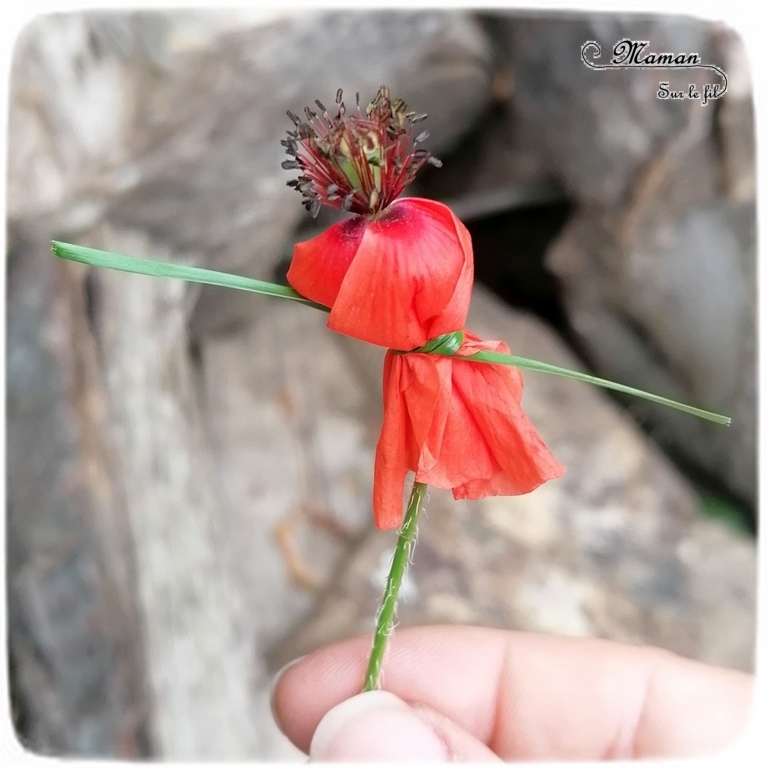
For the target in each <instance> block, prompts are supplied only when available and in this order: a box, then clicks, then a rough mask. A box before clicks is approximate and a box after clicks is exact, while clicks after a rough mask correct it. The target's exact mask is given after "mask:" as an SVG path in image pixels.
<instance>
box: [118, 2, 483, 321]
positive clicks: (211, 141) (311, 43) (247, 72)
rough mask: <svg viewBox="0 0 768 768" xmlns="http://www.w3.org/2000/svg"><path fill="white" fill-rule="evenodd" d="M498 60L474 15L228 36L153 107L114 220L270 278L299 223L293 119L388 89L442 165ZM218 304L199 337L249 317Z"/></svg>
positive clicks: (161, 91) (206, 312) (202, 302)
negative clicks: (417, 121) (419, 116)
mask: <svg viewBox="0 0 768 768" xmlns="http://www.w3.org/2000/svg"><path fill="white" fill-rule="evenodd" d="M489 57H490V54H489V50H488V47H487V43H486V42H485V38H484V37H483V35H482V33H481V32H480V30H479V28H478V27H477V26H476V25H475V24H474V23H473V22H471V21H470V20H469V19H468V18H467V17H466V15H464V14H455V13H443V12H437V13H435V12H417V13H410V12H408V13H403V12H385V11H381V12H375V13H347V12H341V13H327V14H320V15H318V14H305V15H302V16H301V17H297V18H294V19H291V20H289V21H283V22H280V23H277V24H274V25H270V26H266V27H261V28H258V29H249V30H244V31H240V32H233V33H231V34H229V35H226V36H223V37H221V38H220V39H219V40H218V41H216V42H215V43H214V44H213V45H212V46H211V47H209V48H207V49H205V50H201V51H199V52H198V53H197V54H196V55H193V56H190V57H189V60H188V61H185V62H184V66H183V67H179V68H178V70H177V71H176V73H175V76H174V77H170V78H167V79H166V80H164V81H163V82H161V83H160V84H159V86H158V88H157V89H156V90H155V91H154V92H153V93H152V95H151V98H149V99H148V100H147V104H146V106H145V109H144V111H143V113H142V120H143V128H144V130H143V131H142V133H141V136H142V139H143V145H144V148H145V149H144V152H143V153H142V154H141V155H140V157H139V158H138V159H137V160H136V162H135V163H134V165H133V167H132V173H134V174H135V177H136V179H137V183H136V185H135V186H133V187H132V188H131V189H130V190H129V191H127V192H126V193H125V194H124V195H122V196H120V197H119V198H118V199H116V200H115V201H114V202H113V204H112V205H111V208H110V211H109V213H108V214H107V215H108V217H109V219H110V220H111V221H113V222H115V223H116V224H118V225H119V226H128V227H141V228H143V229H145V230H146V231H149V232H151V233H152V234H153V235H154V236H155V237H158V238H160V239H162V240H164V241H165V242H167V243H168V244H169V245H170V246H171V247H173V248H174V250H176V251H177V252H183V253H186V254H189V255H190V256H191V257H192V258H194V259H195V260H196V261H200V262H201V263H204V264H206V265H208V266H211V267H213V268H215V269H223V270H225V271H233V272H240V273H247V274H262V275H263V274H264V273H265V270H266V269H270V268H271V267H272V266H273V265H274V263H275V261H276V259H277V257H278V256H279V255H281V254H282V251H283V249H285V248H286V246H287V245H288V244H289V241H290V240H291V238H292V231H293V229H294V228H295V227H296V225H297V224H298V223H299V221H300V220H301V219H302V216H303V213H302V208H301V206H300V205H297V202H298V199H297V198H298V196H297V195H296V193H295V192H294V191H292V190H290V189H288V188H287V187H286V186H285V183H286V181H287V180H288V179H289V178H291V176H290V174H288V173H286V172H285V171H284V170H282V169H281V168H280V163H281V161H282V160H283V159H284V154H283V148H282V147H281V146H280V139H281V138H284V136H285V133H286V132H287V130H288V129H289V128H291V127H292V126H291V123H290V121H289V120H288V118H287V117H286V114H285V113H286V110H288V109H290V110H292V111H294V112H297V113H299V112H301V111H302V110H303V108H304V107H305V106H307V105H313V104H314V102H315V99H318V98H319V99H320V100H321V101H324V102H325V103H327V104H329V105H331V104H332V103H333V100H334V98H335V94H336V91H337V89H338V88H342V89H343V90H344V92H345V93H346V98H347V102H348V103H354V98H355V92H356V91H359V92H360V95H361V100H363V101H364V102H365V101H366V100H368V99H370V98H371V97H372V96H373V95H374V94H375V92H376V90H377V89H378V87H379V86H380V85H381V84H382V83H386V84H388V85H389V86H390V88H391V90H392V92H393V93H394V94H399V95H402V97H403V98H404V99H405V100H406V101H407V102H408V103H409V104H410V105H412V106H415V105H418V109H419V111H425V112H428V113H429V115H430V119H429V121H428V127H429V130H430V133H431V140H430V147H431V148H433V149H434V150H435V152H436V153H438V154H439V153H440V152H441V151H443V150H447V149H449V148H450V147H451V146H453V145H454V144H455V143H456V141H457V140H458V139H459V138H460V137H461V136H462V135H463V134H464V133H465V132H466V131H467V130H468V129H469V128H470V127H471V125H472V124H473V123H474V122H475V121H476V119H477V116H478V115H479V114H480V113H481V112H482V111H483V109H484V108H485V107H486V105H487V104H488V102H489V99H490V62H489ZM351 72H354V77H351V76H350V73H351ZM448 90H449V91H450V94H451V98H446V97H445V93H446V91H448ZM219 295H220V294H218V293H215V292H212V291H209V290H208V289H205V288H204V289H203V290H202V291H201V293H200V297H199V300H198V308H197V310H196V311H195V313H194V315H193V317H192V324H193V328H194V330H195V332H196V333H205V332H209V331H221V330H226V329H227V328H229V327H231V326H232V325H233V324H236V323H237V322H240V321H242V320H244V319H247V318H248V317H249V314H250V313H251V312H252V311H253V302H252V301H251V300H250V297H247V296H246V297H240V296H235V297H229V298H226V299H225V300H224V301H223V302H222V301H221V300H220V299H219V298H218V297H219Z"/></svg>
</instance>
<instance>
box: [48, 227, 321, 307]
mask: <svg viewBox="0 0 768 768" xmlns="http://www.w3.org/2000/svg"><path fill="white" fill-rule="evenodd" d="M51 250H52V251H53V253H54V254H55V255H56V256H58V257H59V258H62V259H68V260H69V261H79V262H80V263H81V264H88V265H90V266H92V267H107V268H108V269H117V270H120V271H121V272H133V273H134V274H137V275H149V276H151V277H172V278H176V279H178V280H187V281H189V282H192V283H205V284H206V285H218V286H220V287H222V288H236V289H237V290H240V291H252V292H253V293H261V294H264V295H265V296H274V297H276V298H278V299H290V300H291V301H298V302H301V303H302V304H308V305H309V306H310V307H314V308H315V309H322V310H323V311H324V312H328V311H330V310H329V308H328V307H325V306H323V305H322V304H317V303H316V302H314V301H310V300H309V299H306V298H304V297H303V296H301V295H300V294H298V293H296V291H294V290H293V288H290V287H289V286H287V285H277V284H276V283H266V282H264V281H263V280H254V279H253V278H250V277H240V276H239V275H230V274H229V273H227V272H216V271H214V270H212V269H202V268H201V267H188V266H184V265H182V264H170V263H168V262H165V261H154V260H153V259H138V258H135V257H133V256H123V255H122V254H119V253H111V252H110V251H99V250H97V249H96V248H84V247H83V246H80V245H72V244H71V243H60V242H58V241H57V240H53V241H52V242H51Z"/></svg>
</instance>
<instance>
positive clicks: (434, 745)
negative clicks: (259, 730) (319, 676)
mask: <svg viewBox="0 0 768 768" xmlns="http://www.w3.org/2000/svg"><path fill="white" fill-rule="evenodd" d="M309 756H310V758H311V760H313V761H317V762H331V761H343V760H369V761H370V760H379V761H393V762H398V761H406V760H407V761H427V762H436V763H447V762H451V761H456V760H461V761H467V762H477V761H488V760H498V761H499V762H500V760H499V758H498V757H497V756H496V755H494V754H493V752H491V751H490V750H489V749H488V747H486V746H485V744H483V743H482V742H480V741H478V740H477V739H476V738H475V737H474V736H472V735H471V734H469V733H467V732H466V731H465V730H463V729H462V728H460V727H459V726H458V725H456V724H455V723H454V722H452V721H451V720H449V719H448V718H447V717H445V716H444V715H441V714H440V713H438V712H435V711H434V710H432V709H429V708H428V707H425V706H422V705H416V706H413V707H412V706H409V705H408V704H406V703H405V702H404V701H403V700H402V699H399V698H398V697H397V696H395V695H394V694H392V693H389V692H387V691H369V692H368V693H361V694H359V695H357V696H353V697H352V698H351V699H347V700H346V701H343V702H342V703H341V704H338V705H336V706H335V707H334V708H333V709H331V710H329V711H328V712H327V713H326V714H325V716H324V717H323V719H322V720H321V721H320V722H319V724H318V726H317V729H316V730H315V735H314V736H313V737H312V743H311V744H310V747H309Z"/></svg>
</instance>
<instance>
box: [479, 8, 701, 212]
mask: <svg viewBox="0 0 768 768" xmlns="http://www.w3.org/2000/svg"><path fill="white" fill-rule="evenodd" d="M491 24H492V28H493V30H494V37H495V39H496V41H497V44H498V46H499V47H500V50H501V56H502V61H503V65H502V66H503V67H504V71H505V72H507V73H508V76H509V77H510V79H511V81H512V87H511V95H510V100H509V106H510V110H511V120H512V122H513V123H514V124H515V130H516V132H517V133H518V135H519V136H520V138H521V139H522V140H523V141H524V142H525V143H524V145H523V146H524V147H526V148H527V150H528V152H529V153H530V154H533V156H534V157H537V158H540V164H541V165H542V166H543V168H544V170H545V171H547V172H550V173H553V174H554V175H555V177H556V178H557V180H558V181H560V182H561V183H562V185H563V186H564V188H565V189H566V191H567V192H568V194H569V197H571V198H572V199H575V200H578V201H582V202H584V203H589V204H594V203H602V204H611V203H614V202H615V201H616V200H618V199H621V198H622V197H624V196H625V195H627V194H628V192H629V189H630V187H631V185H632V183H633V181H634V178H635V176H636V175H637V174H638V173H639V172H640V171H641V170H642V168H643V166H644V164H645V163H646V162H647V161H648V160H650V159H651V158H652V157H653V155H654V154H655V153H657V152H658V150H659V147H663V146H664V145H665V144H666V143H667V142H669V141H670V140H672V139H673V138H674V137H675V136H677V135H678V134H680V133H681V132H684V131H690V130H692V129H693V130H695V129H696V126H697V125H698V124H699V123H701V121H702V120H711V116H712V113H713V111H714V110H711V109H710V110H706V109H702V108H701V106H700V105H699V103H698V102H697V101H695V100H685V101H672V100H662V99H658V98H657V97H656V94H657V91H658V90H659V83H660V81H662V80H664V81H668V82H670V84H671V85H670V87H672V88H675V87H676V86H678V85H679V86H680V87H681V88H686V89H687V84H688V82H690V80H691V75H690V72H688V71H683V72H682V73H680V72H678V73H675V72H672V71H667V70H664V71H662V72H661V73H660V72H659V71H657V70H647V69H631V70H624V69H612V70H610V71H595V70H593V69H589V68H588V67H587V66H586V65H584V64H583V63H582V61H581V48H582V46H583V45H584V43H586V42H588V41H596V42H597V43H599V45H600V47H601V50H602V55H601V57H600V59H599V63H602V64H604V63H607V62H608V61H610V59H611V56H612V49H613V46H614V45H615V44H616V43H618V42H619V41H621V40H623V39H627V38H629V39H632V40H648V41H651V44H650V45H649V46H648V48H647V49H646V52H650V51H654V52H664V51H674V52H686V53H687V52H696V53H698V54H699V55H700V56H701V58H702V60H703V61H709V60H710V58H711V56H712V47H713V46H712V41H711V29H712V28H711V25H709V24H707V23H706V22H704V21H699V20H696V19H691V18H683V17H671V16H668V17H658V18H654V17H649V16H640V15H635V16H631V15H626V16H620V15H616V14H588V15H587V14H581V15H566V14H547V15H536V14H527V15H520V14H505V15H498V16H494V17H493V20H492V22H491ZM701 77H703V78H704V79H705V80H706V81H707V82H709V80H707V79H706V78H707V77H708V75H707V74H706V73H705V74H702V75H701ZM694 79H695V78H694ZM705 80H702V82H704V81H705Z"/></svg>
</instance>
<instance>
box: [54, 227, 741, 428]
mask: <svg viewBox="0 0 768 768" xmlns="http://www.w3.org/2000/svg"><path fill="white" fill-rule="evenodd" d="M51 250H52V251H53V253H54V254H55V255H56V256H58V257H59V258H62V259H68V260H70V261H78V262H80V263H81V264H88V265H89V266H93V267H106V268H108V269H117V270H120V271H122V272H133V273H134V274H137V275H148V276H150V277H170V278H176V279H177V280H187V281H189V282H193V283H204V284H206V285H217V286H220V287H222V288H236V289H237V290H240V291H251V292H253V293H260V294H263V295H265V296H274V297H275V298H279V299H290V300H291V301H298V302H300V303H302V304H307V305H308V306H310V307H314V308H315V309H321V310H323V311H324V312H329V311H330V308H329V307H326V306H324V305H322V304H318V303H317V302H314V301H310V300H309V299H307V298H305V297H304V296H301V295H300V294H298V293H296V291H294V290H293V288H290V287H289V286H287V285H277V284H276V283H267V282H264V281H263V280H254V279H253V278H250V277H240V276H239V275H231V274H229V273H227V272H216V271H214V270H211V269H202V268H201V267H188V266H184V265H180V264H170V263H168V262H164V261H155V260H153V259H139V258H135V257H133V256H124V255H122V254H119V253H111V252H110V251H100V250H97V249H96V248H85V247H83V246H80V245H73V244H71V243H62V242H59V241H57V240H53V241H52V242H51ZM433 354H434V353H433ZM462 357H465V356H463V355H462ZM465 359H467V360H474V361H475V362H478V363H496V364H497V365H513V366H516V367H518V368H526V369H528V370H530V371H539V372H540V373H549V374H553V375H555V376H564V377H565V378H568V379H575V380H577V381H583V382H586V383H587V384H594V385H595V386H598V387H603V388H605V389H612V390H614V391H616V392H623V393H624V394H627V395H633V396H635V397H640V398H642V399H644V400H650V401H651V402H653V403H658V404H659V405H664V406H667V407H668V408H675V409H676V410H678V411H682V412H683V413H687V414H690V415H691V416H697V417H698V418H700V419H706V420H707V421H712V422H714V423H715V424H723V425H725V426H728V425H729V424H730V423H731V419H730V418H729V417H728V416H721V415H720V414H718V413H712V412H711V411H704V410H702V409H701V408H694V407H693V406H691V405H685V404H684V403H678V402H677V401H675V400H670V399H669V398H667V397H661V396H660V395H654V394H652V393H650V392H645V391H643V390H642V389H636V388H635V387H628V386H626V385H625V384H618V383H617V382H615V381H608V380H607V379H600V378H598V377H597V376H590V375H589V374H587V373H581V372H580V371H572V370H570V369H568V368H561V367H560V366H558V365H550V364H549V363H542V362H540V361H538V360H530V359H528V358H526V357H518V356H517V355H505V354H502V353H500V352H490V351H484V352H475V353H474V354H473V355H467V356H466V357H465Z"/></svg>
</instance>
